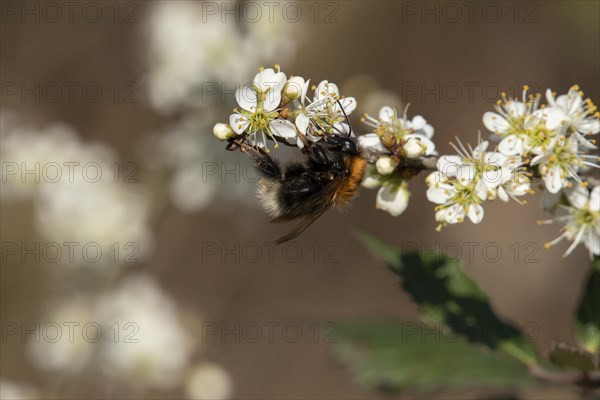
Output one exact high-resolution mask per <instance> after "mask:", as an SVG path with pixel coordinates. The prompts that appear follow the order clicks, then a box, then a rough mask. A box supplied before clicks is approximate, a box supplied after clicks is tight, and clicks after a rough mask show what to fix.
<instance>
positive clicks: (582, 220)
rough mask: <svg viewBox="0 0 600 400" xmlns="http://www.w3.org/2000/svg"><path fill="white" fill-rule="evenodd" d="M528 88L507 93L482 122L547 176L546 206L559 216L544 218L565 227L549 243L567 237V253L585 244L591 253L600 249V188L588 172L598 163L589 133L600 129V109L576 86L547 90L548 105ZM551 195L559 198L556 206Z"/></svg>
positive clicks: (503, 147) (509, 151)
mask: <svg viewBox="0 0 600 400" xmlns="http://www.w3.org/2000/svg"><path fill="white" fill-rule="evenodd" d="M526 91H527V87H525V88H524V91H523V97H522V99H521V101H517V100H514V99H507V98H506V95H504V94H503V96H502V100H499V101H498V104H497V106H496V111H497V112H496V113H494V112H487V113H485V114H484V116H483V123H484V125H485V126H486V128H487V129H489V130H490V131H492V132H494V133H495V134H497V135H500V136H501V137H502V140H501V141H500V144H499V146H498V149H499V151H500V152H501V153H503V154H505V155H508V156H521V157H523V158H528V160H529V163H530V166H531V172H532V173H534V174H535V175H536V176H539V177H540V178H542V179H543V182H544V186H545V188H546V191H547V192H546V193H545V194H544V204H543V206H544V208H546V210H548V211H549V212H550V213H551V214H552V215H553V217H554V219H552V220H549V221H544V222H546V223H549V222H557V223H559V224H560V225H562V227H563V228H562V234H561V235H560V236H559V237H558V238H557V239H556V240H554V241H552V242H550V243H547V247H550V246H552V245H554V244H556V243H558V242H559V241H561V240H562V239H565V238H566V239H568V240H570V241H572V242H573V243H572V244H571V246H570V247H569V248H568V249H567V251H566V252H565V256H566V255H569V254H570V253H571V252H572V251H573V249H574V248H575V247H576V246H577V245H578V244H580V243H584V244H585V246H586V247H587V248H588V250H589V252H590V255H592V254H600V249H599V248H598V246H599V243H600V241H599V237H598V231H599V229H600V222H599V220H598V215H599V214H598V203H599V201H600V199H599V198H598V194H597V193H598V188H597V186H596V187H595V188H594V189H593V190H592V191H590V190H588V187H589V186H590V182H589V179H588V178H589V175H590V174H589V172H590V170H591V169H592V168H599V166H598V164H597V161H598V154H597V152H596V153H595V154H590V151H593V150H596V149H597V147H596V145H595V140H594V139H591V138H590V136H592V135H595V134H597V133H598V132H600V121H599V117H600V113H598V111H597V107H596V106H595V105H594V104H593V103H592V101H591V100H590V99H586V100H584V99H583V92H582V91H581V90H580V89H579V86H577V85H575V86H573V87H571V88H570V89H569V91H568V93H567V94H563V95H560V96H558V97H557V96H556V94H555V93H553V92H552V91H551V90H550V89H548V90H547V91H546V102H547V104H546V105H540V104H539V103H540V98H541V96H540V95H534V96H529V99H528V100H527V99H526ZM549 199H552V202H553V203H554V204H552V205H551V206H549V205H548V204H549ZM557 204H558V205H557Z"/></svg>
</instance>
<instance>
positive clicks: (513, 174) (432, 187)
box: [426, 141, 531, 230]
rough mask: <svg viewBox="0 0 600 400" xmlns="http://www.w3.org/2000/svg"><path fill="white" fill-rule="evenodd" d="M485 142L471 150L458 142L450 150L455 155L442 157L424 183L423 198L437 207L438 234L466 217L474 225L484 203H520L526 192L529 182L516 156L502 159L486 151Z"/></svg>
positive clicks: (500, 155) (478, 219) (486, 144)
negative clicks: (425, 195)
mask: <svg viewBox="0 0 600 400" xmlns="http://www.w3.org/2000/svg"><path fill="white" fill-rule="evenodd" d="M488 145H489V144H488V142H487V141H480V143H479V144H478V145H477V147H475V148H474V149H473V148H471V146H468V147H469V149H468V150H467V149H466V148H465V146H463V145H462V143H461V142H460V141H459V142H458V146H454V147H455V150H456V151H457V153H458V154H459V155H457V156H442V157H440V158H439V160H438V161H437V164H436V167H437V171H435V172H433V173H431V174H430V175H429V176H428V177H427V179H426V182H427V185H428V186H429V188H428V190H427V198H428V199H429V201H431V202H433V203H435V204H438V206H437V207H436V213H435V219H436V221H438V222H439V225H438V230H439V229H440V228H441V227H442V226H444V225H446V224H455V223H460V222H463V220H464V218H465V216H467V217H468V218H469V219H470V220H471V222H473V223H475V224H477V223H479V222H481V220H482V219H483V214H484V212H483V207H482V205H481V204H482V203H483V202H484V201H486V200H494V199H496V198H499V199H500V200H502V201H505V202H506V201H508V200H509V198H512V199H514V200H516V201H517V202H521V201H519V200H518V199H517V197H521V196H523V195H525V194H527V193H528V192H531V189H530V179H529V176H528V174H527V172H526V171H525V170H524V169H523V168H522V161H521V157H520V156H516V155H515V156H506V155H504V154H502V153H499V152H496V151H490V152H488V151H486V150H487V148H488Z"/></svg>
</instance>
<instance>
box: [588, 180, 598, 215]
mask: <svg viewBox="0 0 600 400" xmlns="http://www.w3.org/2000/svg"><path fill="white" fill-rule="evenodd" d="M590 210H591V211H593V212H598V211H600V186H596V187H595V188H593V189H592V192H591V193H590Z"/></svg>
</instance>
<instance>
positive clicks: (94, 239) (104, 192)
mask: <svg viewBox="0 0 600 400" xmlns="http://www.w3.org/2000/svg"><path fill="white" fill-rule="evenodd" d="M135 185H136V184H133V183H131V184H126V183H123V182H114V181H113V179H112V177H107V178H102V179H100V180H99V181H97V182H95V181H94V182H92V181H88V180H86V179H83V178H76V179H75V180H74V181H73V182H68V181H61V182H57V183H55V184H51V185H45V186H44V187H43V188H42V190H41V191H40V195H39V196H38V198H37V201H36V209H35V215H36V225H37V228H38V229H39V231H40V233H41V234H42V235H43V236H44V237H45V238H46V239H47V240H49V241H55V242H58V243H65V242H75V243H78V244H79V246H80V248H79V249H77V251H75V252H74V254H75V257H77V258H76V260H75V262H82V263H86V262H92V263H97V262H99V263H101V264H102V263H121V262H129V263H134V262H140V261H141V260H143V259H144V258H145V257H146V256H147V255H148V253H149V252H150V250H151V247H152V232H151V228H150V223H149V222H150V221H149V217H150V215H149V213H150V204H149V200H148V198H147V196H145V195H144V193H143V191H140V190H137V189H138V188H136V187H135ZM86 246H87V247H86Z"/></svg>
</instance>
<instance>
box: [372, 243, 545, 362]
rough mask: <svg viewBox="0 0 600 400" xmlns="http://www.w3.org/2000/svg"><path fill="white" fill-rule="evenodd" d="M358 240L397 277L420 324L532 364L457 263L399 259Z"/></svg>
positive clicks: (526, 344) (439, 258)
mask: <svg viewBox="0 0 600 400" xmlns="http://www.w3.org/2000/svg"><path fill="white" fill-rule="evenodd" d="M361 239H362V240H363V241H364V242H365V243H366V244H367V246H368V247H369V248H370V249H371V250H372V251H374V252H375V253H377V254H378V255H380V256H381V257H383V259H384V260H385V262H386V263H387V264H388V265H389V267H390V268H391V270H392V271H394V272H395V273H397V274H398V275H400V276H401V277H402V283H401V286H402V288H403V289H404V290H405V291H406V292H408V293H409V294H410V295H411V296H412V298H413V299H414V301H415V302H416V303H417V304H418V305H419V306H420V312H421V315H422V317H423V319H424V320H425V321H427V322H429V323H433V324H437V325H441V326H438V327H439V328H442V327H444V326H447V327H450V329H452V330H453V331H454V332H456V333H457V334H459V335H461V336H463V337H465V338H466V339H468V340H469V341H470V342H473V343H478V344H482V345H484V346H486V347H489V348H491V349H497V348H501V349H502V350H504V351H506V352H507V353H509V354H511V355H512V356H513V357H515V358H517V359H519V360H520V361H522V362H523V363H525V364H528V365H531V364H533V363H534V362H535V359H536V357H535V351H534V350H533V347H532V346H531V339H530V338H527V337H526V336H525V335H524V334H523V333H522V332H521V331H519V329H517V328H516V327H515V326H513V325H512V324H509V323H506V322H504V321H502V320H500V319H499V318H498V317H497V316H496V314H495V313H494V311H493V310H492V308H491V306H490V303H489V300H488V297H487V296H486V294H485V293H484V292H483V291H481V290H480V289H479V287H478V286H477V284H476V283H475V282H474V281H473V280H472V279H470V278H469V277H468V276H467V275H466V274H465V273H464V271H463V269H462V267H461V265H460V263H458V262H454V261H451V260H449V259H448V258H447V257H445V256H444V255H442V254H439V253H435V252H424V253H416V252H407V253H402V252H401V251H399V250H397V249H395V248H394V247H391V246H389V245H387V244H385V243H383V242H382V241H380V240H379V239H377V238H376V237H374V236H373V235H370V234H367V233H362V234H361Z"/></svg>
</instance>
